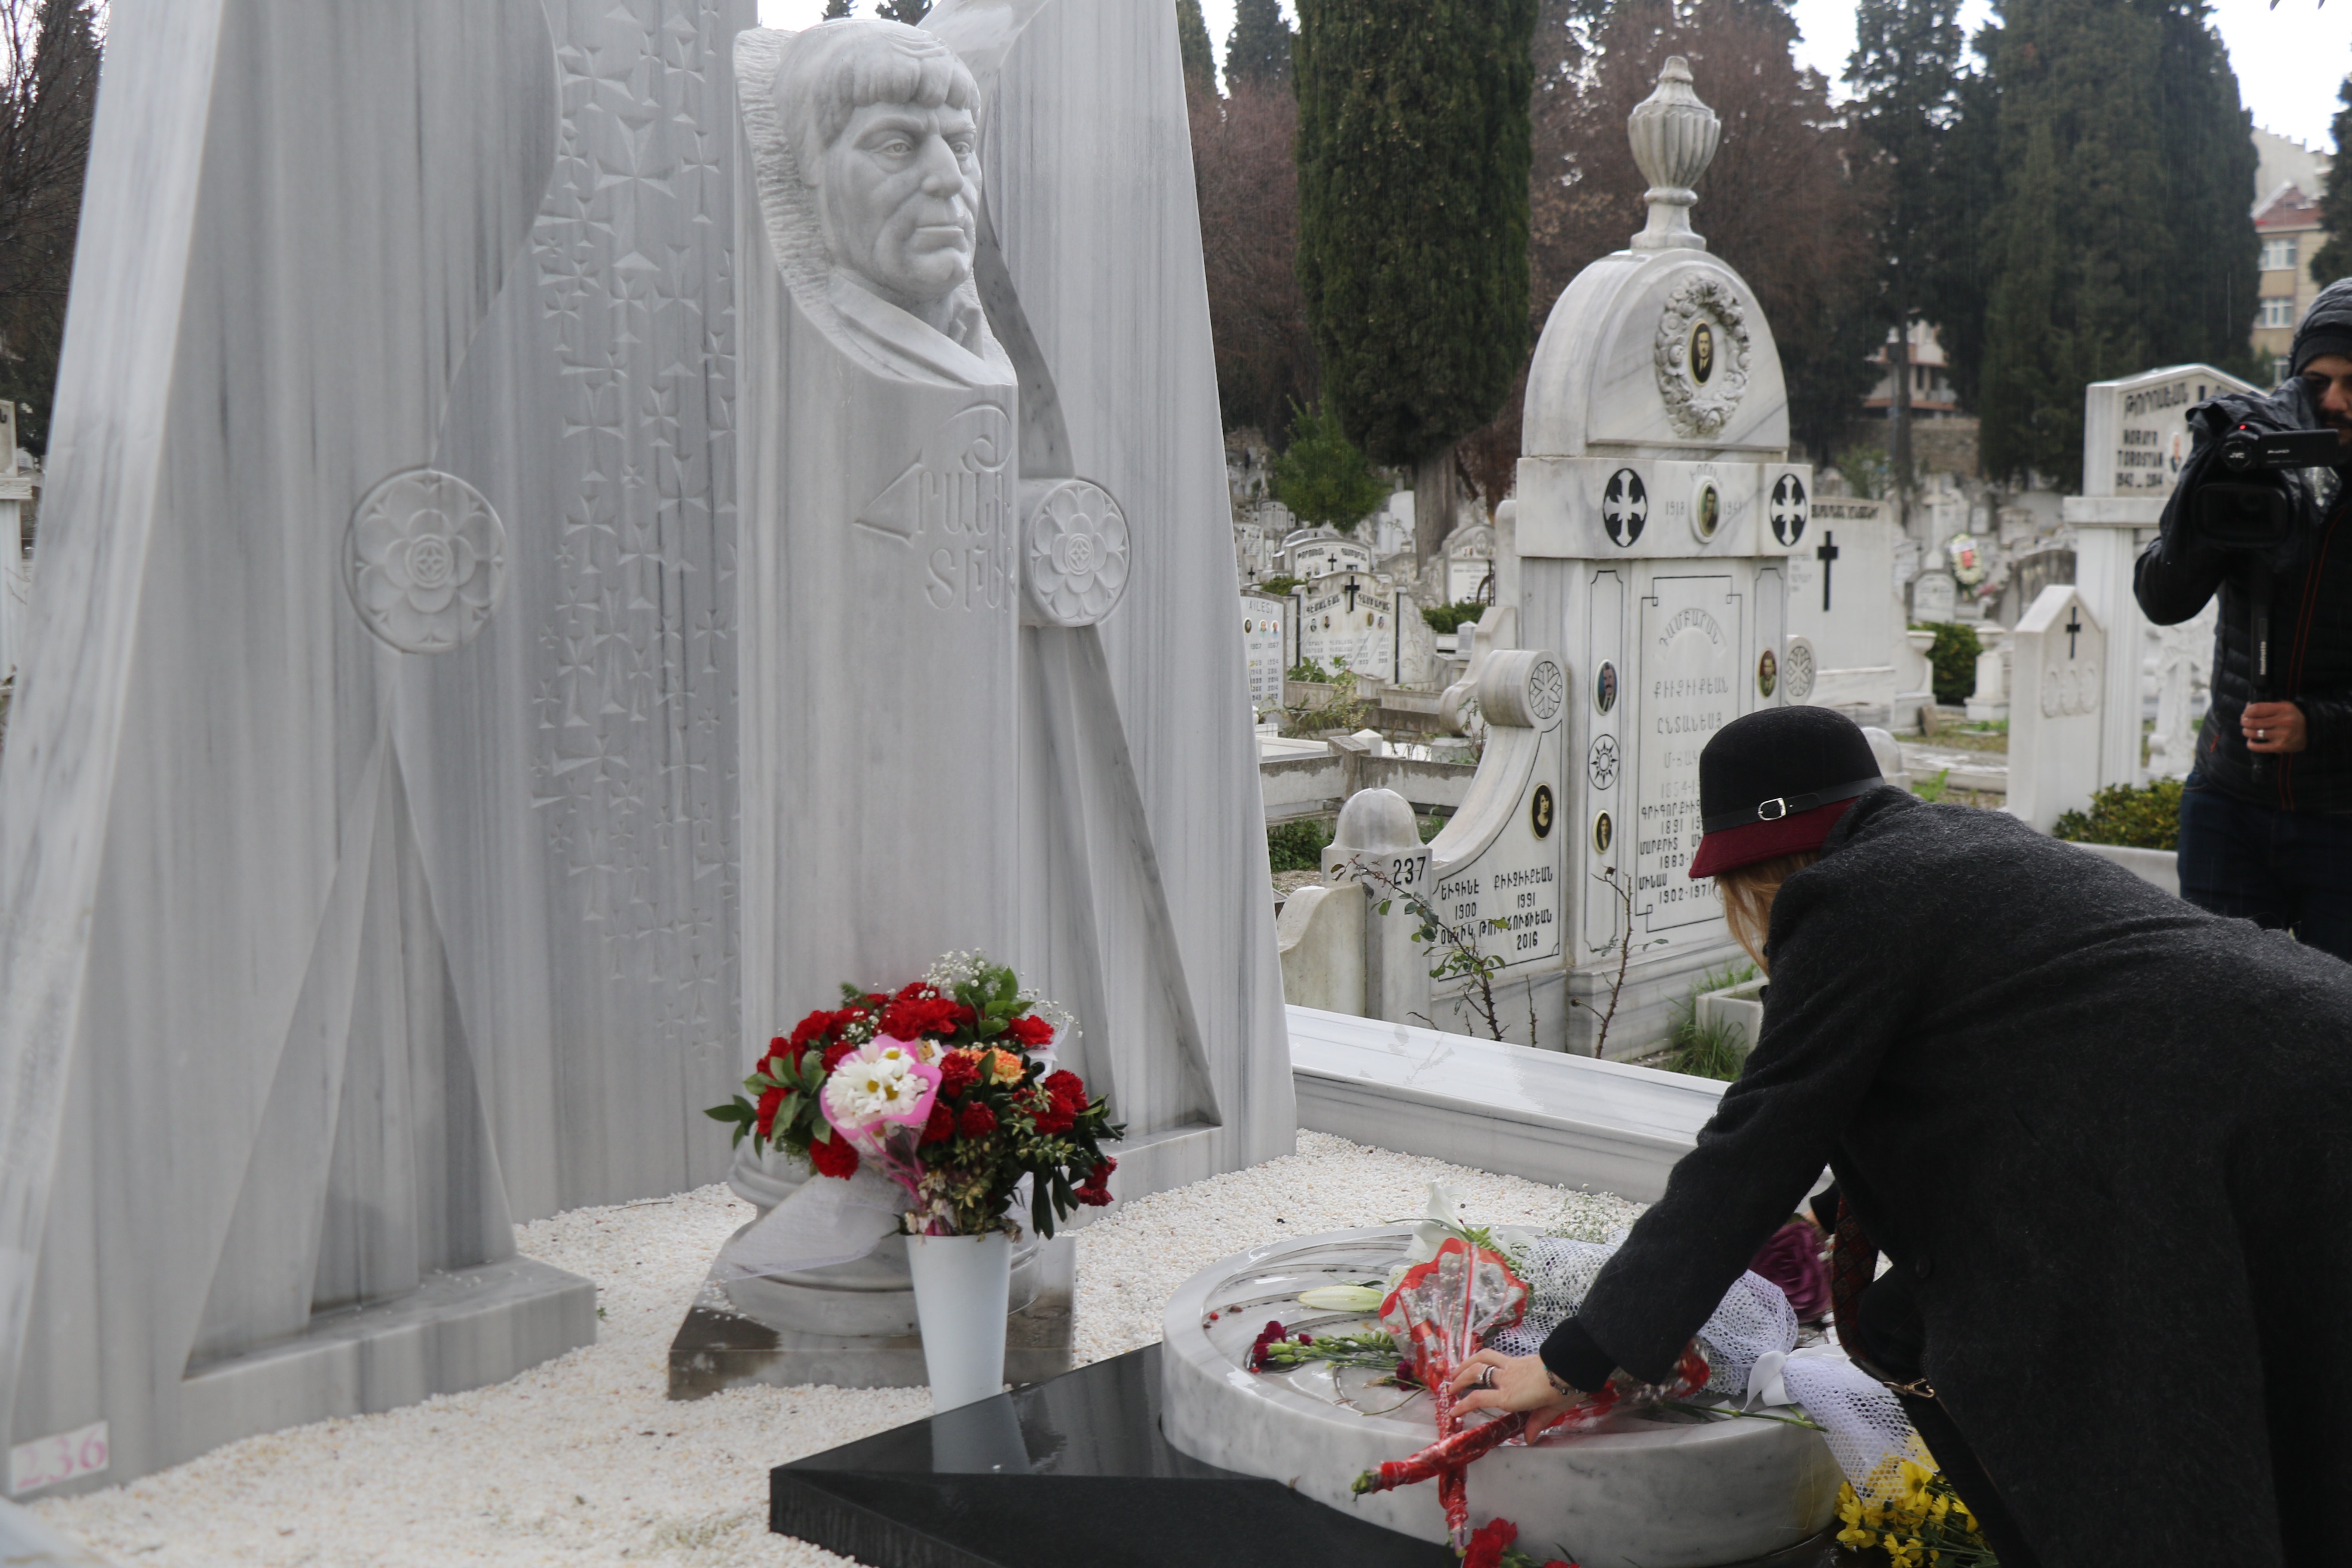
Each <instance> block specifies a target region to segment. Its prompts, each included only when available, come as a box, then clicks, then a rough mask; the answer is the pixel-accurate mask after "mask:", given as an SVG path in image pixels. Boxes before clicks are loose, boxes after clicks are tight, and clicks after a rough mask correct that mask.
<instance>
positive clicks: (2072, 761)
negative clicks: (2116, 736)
mask: <svg viewBox="0 0 2352 1568" xmlns="http://www.w3.org/2000/svg"><path fill="white" fill-rule="evenodd" d="M2113 646H2114V644H2113V642H2112V641H2111V639H2110V637H2109V636H2108V634H2107V632H2106V631H2105V628H2103V627H2102V626H2100V625H2099V622H2098V617H2097V616H2095V614H2094V613H2093V612H2092V610H2091V607H2090V605H2089V603H2088V602H2087V601H2086V600H2085V599H2084V597H2083V595H2082V593H2081V591H2080V590H2079V589H2077V588H2076V587H2075V586H2074V584H2071V583H2053V584H2051V585H2050V586H2049V587H2047V588H2044V589H2042V593H2041V595H2040V596H2039V597H2037V598H2036V599H2035V600H2034V601H2033V604H2032V607H2031V608H2029V609H2028V610H2027V611H2026V612H2025V614H2024V616H2022V617H2021V618H2020V619H2019V621H2018V623H2017V632H2016V635H2015V637H2013V638H2012V639H2011V645H2010V705H2009V799H2008V802H2007V805H2006V809H2007V810H2008V811H2009V812H2010V813H2011V815H2012V816H2020V817H2022V818H2024V819H2025V820H2026V821H2027V822H2030V823H2032V825H2033V826H2036V827H2038V828H2040V829H2041V830H2042V832H2044V833H2047V832H2049V831H2050V829H2051V828H2052V827H2053V826H2054V825H2055V824H2056V823H2057V820H2058V818H2059V816H2060V815H2061V814H2062V813H2064V812H2068V811H2081V810H2084V809H2087V808H2088V807H2089V805H2090V804H2091V795H2092V792H2093V791H2095V790H2096V789H2097V788H2098V787H2099V748H2098V737H2099V731H2100V725H2101V718H2102V715H2101V710H2102V708H2103V706H2104V705H2105V698H2106V690H2107V672H2106V664H2107V655H2108V650H2109V649H2110V648H2111V647H2113Z"/></svg>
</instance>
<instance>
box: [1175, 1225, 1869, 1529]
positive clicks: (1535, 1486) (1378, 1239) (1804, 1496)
mask: <svg viewBox="0 0 2352 1568" xmlns="http://www.w3.org/2000/svg"><path fill="white" fill-rule="evenodd" d="M1411 1241H1412V1227H1411V1226H1402V1225H1399V1226H1375V1227H1372V1228H1370V1229H1364V1230H1343V1231H1331V1232H1328V1233H1326V1234H1323V1235H1319V1236H1305V1237H1296V1238H1291V1239H1286V1240H1282V1241H1277V1242H1272V1243H1269V1244H1267V1245H1265V1246H1263V1247H1253V1248H1251V1249H1250V1250H1249V1251H1247V1252H1241V1253H1235V1254H1234V1256H1232V1257H1230V1258H1223V1259H1220V1260H1219V1261H1218V1262H1216V1263H1214V1264H1213V1265H1211V1266H1210V1267H1209V1268H1204V1269H1202V1271H1201V1272H1200V1273H1198V1274H1196V1275H1194V1276H1193V1277H1192V1279H1188V1280H1186V1281H1185V1282H1184V1284H1183V1286H1182V1287H1181V1289H1178V1290H1177V1292H1176V1294H1175V1296H1174V1298H1173V1299H1172V1300H1170V1302H1169V1304H1168V1310H1167V1313H1166V1316H1165V1318H1164V1319H1163V1320H1162V1324H1161V1331H1162V1334H1163V1336H1164V1340H1165V1349H1164V1351H1163V1352H1162V1353H1161V1357H1160V1380H1161V1390H1160V1396H1161V1402H1162V1414H1161V1426H1162V1429H1163V1430H1164V1432H1165V1433H1166V1436H1167V1437H1168V1440H1169V1441H1170V1442H1171V1443H1172V1444H1174V1445H1175V1446H1176V1447H1178V1448H1180V1449H1181V1450H1183V1451H1184V1452H1185V1453H1187V1454H1190V1455H1192V1457H1193V1458H1198V1459H1204V1460H1206V1461H1208V1462H1209V1463H1211V1464H1213V1465H1218V1466H1222V1467H1223V1468H1226V1469H1231V1470H1238V1471H1241V1472H1243V1473H1244V1474H1247V1475H1254V1476H1265V1477H1269V1478H1271V1479H1276V1480H1279V1481H1283V1482H1285V1483H1286V1484H1287V1485H1289V1486H1291V1487H1294V1488H1296V1489H1297V1490H1299V1491H1301V1492H1304V1493H1305V1494H1307V1496H1309V1497H1311V1498H1314V1499H1316V1500H1318V1501H1320V1502H1324V1503H1328V1504H1329V1505H1330V1506H1331V1507H1333V1508H1336V1509H1339V1510H1344V1511H1346V1512H1349V1513H1352V1514H1356V1515H1358V1516H1360V1517H1362V1518H1365V1519H1369V1520H1371V1521H1373V1522H1375V1523H1379V1524H1382V1525H1386V1526H1388V1527H1389V1528H1390V1529H1391V1530H1399V1531H1404V1532H1405V1533H1406V1534H1409V1535H1416V1536H1419V1537H1421V1538H1422V1539H1423V1540H1426V1541H1443V1540H1444V1536H1445V1521H1444V1514H1443V1512H1442V1511H1441V1510H1439V1507H1438V1502H1437V1490H1436V1488H1435V1487H1434V1486H1433V1485H1430V1484H1423V1485H1420V1486H1414V1487H1406V1488H1402V1489H1398V1490H1396V1491H1392V1492H1383V1493H1379V1494H1376V1495H1373V1496H1370V1497H1364V1498H1356V1497H1353V1496H1351V1495H1350V1494H1349V1489H1348V1488H1349V1482H1350V1481H1352V1480H1353V1479H1355V1477H1356V1476H1357V1474H1358V1473H1359V1472H1360V1471H1363V1470H1367V1469H1370V1468H1373V1467H1374V1466H1376V1465H1378V1464H1380V1463H1381V1461H1382V1460H1383V1459H1401V1458H1404V1457H1406V1456H1407V1455H1409V1454H1411V1453H1412V1452H1413V1451H1414V1450H1416V1449H1418V1448H1421V1447H1425V1446H1426V1445H1427V1444H1428V1443H1430V1442H1431V1441H1432V1440H1433V1438H1434V1437H1435V1436H1436V1423H1435V1418H1434V1416H1433V1415H1432V1414H1431V1411H1430V1405H1429V1400H1428V1398H1427V1396H1426V1395H1417V1396H1413V1397H1411V1398H1408V1397H1407V1391H1405V1390H1402V1389H1398V1388H1393V1387H1388V1386H1384V1385H1381V1384H1376V1383H1375V1382H1374V1381H1373V1379H1372V1377H1371V1375H1370V1374H1368V1373H1365V1372H1362V1371H1360V1370H1350V1371H1341V1372H1339V1373H1336V1374H1335V1373H1334V1372H1333V1369H1331V1368H1330V1367H1329V1366H1328V1364H1324V1363H1316V1364H1312V1365H1310V1366H1308V1367H1307V1368H1303V1369H1301V1370H1299V1371H1296V1372H1290V1373H1252V1372H1250V1371H1249V1370H1248V1369H1247V1367H1246V1365H1245V1364H1244V1363H1245V1362H1246V1360H1247V1358H1248V1355H1249V1350H1250V1345H1251V1343H1252V1342H1254V1341H1255V1339H1256V1338H1257V1335H1258V1332H1259V1331H1260V1330H1261V1329H1263V1328H1264V1327H1265V1325H1266V1324H1267V1323H1268V1322H1271V1321H1279V1322H1281V1323H1282V1325H1283V1326H1284V1328H1285V1330H1286V1331H1288V1332H1290V1333H1294V1334H1295V1333H1297V1332H1300V1331H1305V1332H1307V1333H1314V1334H1322V1333H1348V1332H1354V1331H1360V1330H1362V1329H1367V1328H1370V1327H1373V1326H1375V1324H1374V1321H1373V1319H1372V1318H1371V1316H1370V1314H1360V1313H1346V1312H1328V1311H1325V1312H1318V1311H1315V1310H1312V1309H1309V1308H1307V1307H1305V1306H1303V1305H1301V1304H1300V1302H1299V1300H1298V1294H1299V1292H1300V1291H1302V1290H1310V1289H1318V1288H1319V1287H1323V1286H1329V1285H1355V1284H1363V1283H1366V1282H1368V1281H1375V1280H1380V1279H1384V1278H1385V1276H1386V1275H1387V1273H1388V1270H1389V1268H1390V1267H1391V1265H1392V1264H1393V1263H1395V1262H1396V1261H1397V1259H1398V1258H1400V1257H1402V1254H1403V1252H1404V1249H1405V1248H1406V1247H1408V1246H1410V1245H1411ZM1211 1312H1214V1313H1216V1314H1217V1317H1216V1321H1213V1322H1212V1321H1209V1314H1210V1313H1211ZM1842 1479H1843V1478H1842V1477H1841V1476H1840V1474H1839V1472H1838V1468H1837V1466H1836V1464H1835V1462H1834V1461H1832V1459H1831V1458H1830V1453H1829V1449H1828V1447H1826V1446H1825V1445H1824V1444H1823V1443H1822V1439H1821V1436H1819V1434H1817V1433H1814V1432H1811V1431H1809V1430H1807V1429H1806V1428H1804V1427H1801V1426H1790V1425H1789V1424H1787V1423H1785V1422H1778V1421H1759V1420H1750V1419H1743V1418H1737V1417H1734V1418H1727V1419H1716V1420H1708V1419H1705V1418H1702V1417H1692V1418H1691V1419H1689V1420H1679V1419H1677V1420H1659V1419H1652V1418H1644V1417H1641V1416H1625V1417H1621V1418H1619V1419H1618V1420H1616V1421H1615V1422H1612V1423H1611V1424H1610V1425H1608V1426H1603V1427H1601V1429H1599V1430H1597V1431H1593V1432H1590V1433H1584V1434H1580V1435H1577V1436H1570V1437H1566V1438H1560V1439H1555V1440H1553V1441H1551V1442H1548V1443H1542V1444H1538V1445H1537V1446H1535V1447H1504V1448H1499V1449H1496V1451H1495V1452H1494V1453H1492V1454H1489V1455H1488V1456H1486V1458H1482V1459H1480V1460H1478V1461H1477V1462H1476V1463H1475V1464H1474V1465H1473V1466H1471V1468H1470V1517H1471V1520H1472V1521H1473V1522H1474V1523H1483V1522H1485V1521H1486V1520H1489V1519H1492V1518H1495V1517H1497V1516H1500V1517H1502V1518H1506V1519H1508V1520H1511V1521H1514V1522H1515V1523H1517V1525H1518V1527H1519V1543H1520V1544H1521V1546H1522V1547H1524V1548H1526V1549H1527V1550H1528V1551H1531V1552H1538V1555H1541V1554H1546V1553H1558V1554H1559V1555H1563V1556H1568V1557H1570V1558H1572V1559H1573V1560H1574V1561H1575V1562H1578V1563H1582V1564H1583V1565H1584V1568H1714V1565H1717V1564H1723V1563H1739V1562H1744V1561H1747V1560H1748V1559H1752V1558H1757V1557H1761V1556H1764V1555H1766V1554H1767V1553H1769V1552H1776V1551H1779V1550H1780V1549H1782V1548H1784V1547H1790V1546H1793V1545H1796V1544H1798V1543H1800V1542H1804V1541H1806V1540H1807V1539H1808V1538H1810V1537H1811V1536H1813V1535H1815V1534H1817V1533H1818V1532H1819V1531H1821V1530H1822V1528H1823V1527H1824V1526H1826V1525H1827V1524H1828V1523H1829V1522H1830V1521H1831V1518H1832V1515H1833V1514H1834V1512H1835V1510H1836V1505H1837V1493H1838V1486H1839V1483H1840V1481H1841V1480H1842ZM1563 1549H1564V1550H1563Z"/></svg>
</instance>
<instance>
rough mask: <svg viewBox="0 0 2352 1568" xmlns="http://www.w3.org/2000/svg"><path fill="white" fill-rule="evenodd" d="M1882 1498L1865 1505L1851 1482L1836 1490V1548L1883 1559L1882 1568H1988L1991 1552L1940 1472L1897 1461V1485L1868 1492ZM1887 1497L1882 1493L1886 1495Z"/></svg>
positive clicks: (1912, 1460)
mask: <svg viewBox="0 0 2352 1568" xmlns="http://www.w3.org/2000/svg"><path fill="white" fill-rule="evenodd" d="M1872 1493H1873V1495H1874V1496H1884V1498H1885V1500H1883V1501H1877V1502H1865V1501H1864V1500H1863V1499H1862V1498H1861V1496H1860V1495H1859V1494H1857V1493H1856V1492H1855V1491H1854V1489H1853V1485H1852V1484H1851V1483H1848V1484H1847V1485H1845V1486H1843V1487H1841V1488H1840V1489H1838V1522H1839V1523H1841V1524H1843V1526H1844V1527H1845V1528H1844V1529H1843V1530H1841V1531H1838V1544H1839V1545H1841V1546H1843V1547H1844V1548H1845V1549H1846V1550H1848V1551H1849V1552H1869V1553H1872V1554H1873V1556H1872V1560H1873V1561H1874V1560H1875V1558H1876V1557H1877V1556H1880V1555H1883V1556H1884V1557H1885V1560H1886V1563H1887V1568H1922V1565H1923V1564H1926V1563H1935V1564H1937V1568H1947V1565H1949V1568H1991V1565H1992V1564H1994V1563H1996V1562H1997V1559H1995V1557H1994V1556H1993V1552H1992V1548H1991V1547H1990V1546H1989V1545H1987V1544H1986V1542H1985V1539H1984V1537H1983V1536H1982V1535H1980V1534H1979V1533H1978V1531H1977V1521H1976V1516H1975V1515H1974V1514H1972V1513H1970V1512H1969V1505H1968V1504H1966V1503H1964V1502H1962V1501H1961V1500H1960V1494H1959V1493H1958V1492H1956V1491H1954V1490H1953V1489H1952V1483H1951V1482H1949V1481H1948V1480H1946V1479H1944V1475H1943V1472H1942V1471H1940V1470H1936V1469H1930V1468H1928V1467H1927V1466H1926V1465H1923V1464H1920V1463H1919V1462H1918V1461H1917V1460H1916V1459H1905V1460H1902V1461H1901V1474H1900V1477H1899V1485H1898V1486H1897V1487H1894V1488H1879V1487H1875V1486H1874V1487H1873V1488H1872ZM1890 1493H1891V1495H1886V1494H1890Z"/></svg>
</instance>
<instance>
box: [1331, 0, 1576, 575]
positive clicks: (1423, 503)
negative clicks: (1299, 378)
mask: <svg viewBox="0 0 2352 1568" xmlns="http://www.w3.org/2000/svg"><path fill="white" fill-rule="evenodd" d="M1535 17H1536V0H1299V5H1298V19H1299V31H1298V44H1297V56H1296V58H1297V77H1296V85H1297V90H1298V220H1299V236H1298V280H1299V284H1300V287H1301V288H1302V289H1303V290H1304V291H1305V295H1306V300H1307V325H1308V328H1309V330H1310V331H1311V332H1312V334H1313V337H1314V342H1315V349H1316V353H1317V356H1318V360H1319V361H1320V363H1321V365H1322V371H1323V393H1324V396H1325V397H1326V398H1327V399H1328V401H1329V403H1330V404H1331V405H1332V406H1333V407H1334V408H1335V409H1336V410H1337V411H1338V413H1339V418H1340V423H1341V425H1342V426H1343V427H1344V428H1345V429H1346V431H1347V433H1348V435H1349V437H1350V438H1351V439H1353V440H1354V441H1355V442H1356V444H1357V445H1359V446H1360V447H1363V448H1364V449H1365V450H1366V451H1367V452H1369V453H1370V455H1371V457H1372V458H1373V459H1374V460H1375V461H1378V462H1383V463H1411V464H1412V465H1413V466H1414V469H1415V473H1414V484H1413V497H1414V517H1415V520H1416V521H1415V526H1414V551H1415V553H1416V555H1417V556H1418V557H1419V558H1420V559H1421V560H1422V561H1423V562H1424V563H1425V562H1427V561H1428V560H1429V559H1430V558H1431V557H1432V556H1433V555H1434V554H1435V553H1436V552H1437V550H1438V547H1439V545H1440V544H1441V543H1442V542H1443V541H1444V537H1445V534H1446V532H1447V531H1448V530H1449V529H1450V528H1451V527H1452V525H1453V521H1454V497H1455V494H1456V490H1455V483H1454V474H1455V467H1456V464H1455V458H1454V443H1455V442H1456V441H1457V440H1459V439H1460V438H1461V437H1464V436H1465V435H1468V434H1469V433H1470V432H1471V431H1473V430H1475V429H1477V428H1478V427H1479V426H1482V425H1484V424H1486V421H1487V420H1489V419H1491V418H1492V417H1494V415H1495V411H1496V409H1497V408H1499V407H1500V406H1501V405H1502V402H1503V399H1504V398H1505V397H1506V396H1507V395H1508V394H1509V392H1510V389H1511V384H1512V382H1513V380H1514V378H1515V377H1516V376H1517V374H1518V369H1519V363H1520V358H1521V356H1522V354H1523V353H1525V352H1526V349H1527V344H1528V160H1529V153H1528V92H1529V89H1530V86H1531V81H1532V75H1533V66H1532V64H1531V63H1530V60H1529V57H1528V46H1529V42H1530V39H1531V37H1532V35H1533V33H1534V30H1535Z"/></svg>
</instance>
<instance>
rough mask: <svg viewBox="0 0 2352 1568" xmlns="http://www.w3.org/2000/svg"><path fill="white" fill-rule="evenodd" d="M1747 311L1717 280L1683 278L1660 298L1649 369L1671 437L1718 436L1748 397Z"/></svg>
mask: <svg viewBox="0 0 2352 1568" xmlns="http://www.w3.org/2000/svg"><path fill="white" fill-rule="evenodd" d="M1650 361H1651V368H1652V369H1653V370H1654V371H1655V372H1656V374H1657V378H1658V395H1659V396H1660V397H1661V398H1663V399H1664V400H1665V405H1666V418H1667V420H1668V421H1669V422H1670V423H1671V424H1672V425H1673V426H1674V427H1675V434H1676V435H1679V436H1682V437H1685V438H1686V439H1689V440H1695V441H1696V440H1705V439H1706V438H1707V437H1712V436H1715V435H1717V434H1719V433H1720V432H1721V431H1722V429H1723V426H1724V424H1725V422H1726V421H1727V420H1729V419H1730V417H1731V416H1732V414H1733V413H1734V412H1735V411H1736V410H1737V409H1738V407H1739V400H1740V399H1741V398H1742V397H1744V396H1746V395H1747V394H1748V310H1747V308H1746V307H1745V306H1743V305H1742V304H1741V303H1740V302H1739V296H1738V293H1736V292H1735V291H1734V290H1733V289H1731V287H1730V285H1729V284H1727V283H1726V282H1725V281H1724V280H1723V279H1720V278H1712V277H1707V276H1705V275H1701V276H1698V277H1696V278H1686V279H1684V280H1683V281H1682V282H1681V283H1680V284H1679V285H1677V286H1676V287H1675V291H1674V292H1673V293H1671V294H1669V295H1667V296H1666V308H1665V310H1664V311H1663V312H1662V313H1661V314H1660V315H1659V317H1658V331H1657V335H1656V336H1655V338H1654V340H1653V341H1652V343H1651V351H1650Z"/></svg>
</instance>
